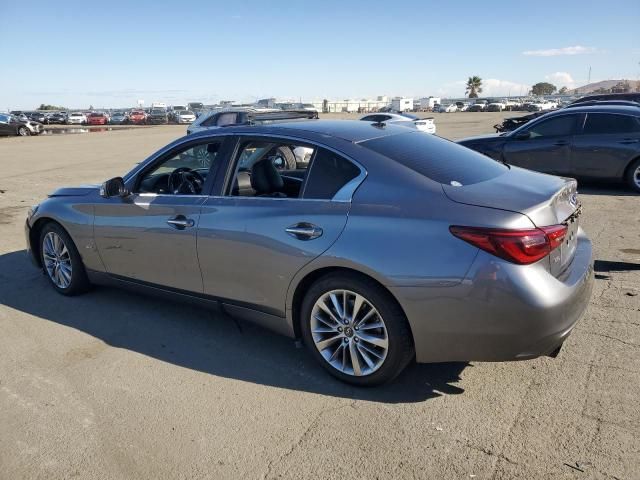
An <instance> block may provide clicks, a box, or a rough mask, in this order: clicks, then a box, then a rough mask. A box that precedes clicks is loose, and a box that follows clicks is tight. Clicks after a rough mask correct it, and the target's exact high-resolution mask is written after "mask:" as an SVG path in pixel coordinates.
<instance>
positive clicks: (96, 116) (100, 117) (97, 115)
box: [87, 112, 109, 125]
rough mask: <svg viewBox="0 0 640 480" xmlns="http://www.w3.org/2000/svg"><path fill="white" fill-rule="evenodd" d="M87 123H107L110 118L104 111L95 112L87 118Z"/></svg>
mask: <svg viewBox="0 0 640 480" xmlns="http://www.w3.org/2000/svg"><path fill="white" fill-rule="evenodd" d="M87 123H88V124H89V125H107V124H108V123H109V118H108V117H107V116H106V115H105V114H104V113H101V112H94V113H92V114H91V115H89V117H88V118H87Z"/></svg>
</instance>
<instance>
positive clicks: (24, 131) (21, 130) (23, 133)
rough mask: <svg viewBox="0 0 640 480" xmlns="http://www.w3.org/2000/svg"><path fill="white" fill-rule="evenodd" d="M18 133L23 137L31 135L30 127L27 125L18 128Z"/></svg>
mask: <svg viewBox="0 0 640 480" xmlns="http://www.w3.org/2000/svg"><path fill="white" fill-rule="evenodd" d="M18 135H20V136H21V137H28V136H29V135H30V132H29V129H28V128H27V127H20V128H18Z"/></svg>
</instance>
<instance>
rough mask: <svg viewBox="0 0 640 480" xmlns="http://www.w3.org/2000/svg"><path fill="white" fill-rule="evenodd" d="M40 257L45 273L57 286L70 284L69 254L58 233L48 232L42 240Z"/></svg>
mask: <svg viewBox="0 0 640 480" xmlns="http://www.w3.org/2000/svg"><path fill="white" fill-rule="evenodd" d="M42 258H43V261H44V266H45V269H46V271H47V275H49V278H50V279H51V281H52V282H53V283H54V285H55V286H56V287H58V288H62V289H65V288H68V287H69V285H71V273H72V265H71V254H70V253H69V249H68V248H67V246H66V245H65V244H64V241H63V240H62V238H60V235H58V234H57V233H55V232H49V233H47V234H46V235H45V236H44V239H43V240H42Z"/></svg>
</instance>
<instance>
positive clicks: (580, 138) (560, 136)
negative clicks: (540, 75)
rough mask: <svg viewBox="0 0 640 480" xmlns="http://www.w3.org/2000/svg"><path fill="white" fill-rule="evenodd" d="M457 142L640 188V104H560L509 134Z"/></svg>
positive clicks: (539, 166) (511, 159)
mask: <svg viewBox="0 0 640 480" xmlns="http://www.w3.org/2000/svg"><path fill="white" fill-rule="evenodd" d="M458 143H460V144H461V145H464V146H466V147H469V148H471V149H473V150H476V151H478V152H481V153H484V154H485V155H488V156H490V157H491V158H494V159H495V160H498V161H501V162H506V163H508V164H510V165H516V166H519V167H524V168H528V169H531V170H536V171H538V172H544V173H551V174H554V175H563V176H571V177H578V178H588V179H597V180H606V181H624V182H626V183H627V184H628V185H629V186H630V187H631V188H633V189H635V190H636V191H638V192H640V108H638V107H626V106H625V107H623V106H615V105H610V106H586V107H574V108H564V109H561V110H556V111H554V112H551V113H547V114H546V115H542V116H540V117H539V118H537V119H534V120H532V121H530V122H528V123H526V124H525V125H523V126H521V127H519V128H517V129H516V130H514V131H512V132H510V133H506V134H493V135H484V136H481V137H471V138H466V139H462V140H459V141H458Z"/></svg>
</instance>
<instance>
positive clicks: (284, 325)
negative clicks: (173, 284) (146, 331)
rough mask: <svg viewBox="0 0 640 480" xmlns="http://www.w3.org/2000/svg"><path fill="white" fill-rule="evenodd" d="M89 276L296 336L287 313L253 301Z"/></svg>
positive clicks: (97, 274) (91, 272)
mask: <svg viewBox="0 0 640 480" xmlns="http://www.w3.org/2000/svg"><path fill="white" fill-rule="evenodd" d="M87 276H88V277H89V281H90V282H91V283H93V284H95V285H105V286H111V287H117V288H123V289H126V290H130V291H133V292H136V293H141V294H143V295H148V296H152V297H156V298H163V299H167V298H173V299H175V300H177V301H180V302H184V303H187V304H190V305H195V306H198V307H202V308H206V309H210V310H214V311H218V312H224V313H226V314H227V315H229V316H231V317H234V318H237V319H240V320H246V321H249V322H251V323H254V324H256V325H258V326H260V327H263V328H266V329H268V330H271V331H273V332H275V333H278V334H280V335H285V336H287V337H291V338H294V336H295V334H294V332H293V329H292V328H291V327H290V325H289V323H288V322H287V320H286V318H285V317H284V315H279V314H278V312H275V311H273V312H265V311H263V310H261V309H260V308H258V307H256V306H254V305H252V304H244V303H243V304H240V303H238V302H234V301H232V300H228V299H225V298H218V297H214V296H210V295H204V294H195V293H192V292H187V291H184V290H178V289H173V288H166V287H162V286H160V285H156V284H150V283H147V282H142V281H139V280H134V279H130V278H126V277H120V276H115V275H110V274H108V273H104V272H96V271H94V270H87Z"/></svg>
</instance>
